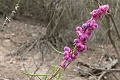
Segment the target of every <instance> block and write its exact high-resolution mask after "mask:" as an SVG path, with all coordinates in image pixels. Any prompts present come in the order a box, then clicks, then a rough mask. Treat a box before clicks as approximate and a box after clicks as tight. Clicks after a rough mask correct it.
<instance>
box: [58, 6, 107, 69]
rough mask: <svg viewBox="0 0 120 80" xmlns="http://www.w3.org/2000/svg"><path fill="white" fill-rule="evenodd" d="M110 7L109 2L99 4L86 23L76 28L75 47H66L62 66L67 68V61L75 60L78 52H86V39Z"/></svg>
mask: <svg viewBox="0 0 120 80" xmlns="http://www.w3.org/2000/svg"><path fill="white" fill-rule="evenodd" d="M108 9H109V6H108V4H107V5H101V6H99V8H98V9H97V10H93V11H92V12H91V13H90V14H91V15H92V17H91V19H89V20H88V21H87V22H86V23H84V24H83V25H82V27H79V26H78V27H77V28H76V34H77V38H76V39H74V45H75V49H74V50H73V51H72V50H71V49H70V48H69V47H64V61H63V62H62V63H61V64H60V66H61V67H62V68H65V67H66V64H67V63H70V62H72V61H73V60H75V59H76V58H77V56H78V52H84V51H85V50H86V49H87V47H86V45H85V43H86V41H87V40H88V39H89V38H90V36H91V35H92V31H93V30H96V29H97V28H98V24H97V23H96V21H97V20H99V19H100V18H101V17H102V15H103V14H106V13H107V11H108Z"/></svg>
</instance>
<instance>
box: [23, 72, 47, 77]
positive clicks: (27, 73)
mask: <svg viewBox="0 0 120 80" xmlns="http://www.w3.org/2000/svg"><path fill="white" fill-rule="evenodd" d="M21 73H22V74H25V75H28V76H49V74H29V73H27V72H21Z"/></svg>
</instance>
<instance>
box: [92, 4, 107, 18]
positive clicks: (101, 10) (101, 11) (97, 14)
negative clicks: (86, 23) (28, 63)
mask: <svg viewBox="0 0 120 80" xmlns="http://www.w3.org/2000/svg"><path fill="white" fill-rule="evenodd" d="M108 9H109V5H108V4H107V5H102V6H100V5H99V8H98V9H97V10H93V11H92V12H91V13H90V14H91V15H92V19H94V20H99V19H100V18H102V15H103V14H106V13H107V11H108Z"/></svg>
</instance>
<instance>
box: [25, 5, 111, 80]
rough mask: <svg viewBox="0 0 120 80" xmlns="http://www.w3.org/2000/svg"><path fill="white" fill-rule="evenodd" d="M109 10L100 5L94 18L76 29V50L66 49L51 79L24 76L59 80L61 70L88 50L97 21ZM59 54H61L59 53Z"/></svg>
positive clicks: (93, 12) (92, 14) (46, 75)
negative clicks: (88, 43) (87, 44)
mask: <svg viewBox="0 0 120 80" xmlns="http://www.w3.org/2000/svg"><path fill="white" fill-rule="evenodd" d="M108 9H109V5H108V4H107V5H99V8H98V9H96V10H93V11H92V12H91V13H90V14H91V16H92V17H91V18H90V19H89V20H88V21H87V22H86V23H84V24H83V25H82V26H81V27H80V26H78V27H76V34H77V38H76V39H74V46H75V47H74V49H70V48H69V47H67V46H66V47H64V53H62V54H63V56H64V57H63V59H64V61H62V62H61V63H60V67H59V68H58V69H57V68H56V67H55V66H53V68H52V75H51V76H50V78H49V79H47V77H48V76H49V74H44V75H38V74H33V75H32V74H28V73H25V72H23V74H26V75H29V76H45V78H44V80H52V79H53V78H54V77H55V78H56V80H59V79H60V75H61V69H62V68H63V69H65V68H66V67H67V66H68V65H69V64H70V63H71V62H72V61H74V60H75V59H76V58H77V57H78V54H79V53H81V52H84V51H86V50H87V46H86V41H87V40H88V39H89V38H90V36H91V35H92V31H94V30H96V29H97V28H98V24H97V23H96V21H97V20H99V19H100V18H102V16H103V15H104V14H107V13H108V12H107V11H108ZM54 49H55V48H54ZM55 50H56V49H55ZM56 51H57V50H56ZM57 52H58V53H61V52H59V51H57Z"/></svg>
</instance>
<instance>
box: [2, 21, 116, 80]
mask: <svg viewBox="0 0 120 80" xmlns="http://www.w3.org/2000/svg"><path fill="white" fill-rule="evenodd" d="M29 23H30V22H29ZM38 31H41V32H42V33H44V31H45V28H43V27H41V26H40V25H37V26H35V25H30V24H27V23H25V22H20V21H11V22H10V24H9V26H7V27H5V28H4V31H3V32H0V80H29V77H28V76H26V75H24V74H22V73H21V72H25V71H27V72H28V73H31V74H32V73H33V72H34V71H35V70H36V68H37V67H38V66H39V65H40V64H41V63H42V59H41V58H42V57H41V56H42V54H41V53H40V52H39V51H35V50H32V51H30V52H23V54H21V55H19V56H8V54H10V52H11V51H12V50H14V49H17V48H18V47H19V46H20V45H22V44H23V43H24V42H26V41H27V40H29V39H30V38H31V37H35V36H36V35H37V32H38ZM90 48H91V49H88V50H87V51H86V52H84V53H82V54H80V55H79V57H78V58H77V60H75V61H74V62H73V63H71V64H70V65H69V66H68V67H67V69H66V70H65V71H63V73H62V77H61V78H62V80H88V78H84V77H80V75H79V71H78V68H77V67H76V64H77V62H78V61H81V62H84V63H87V64H91V65H94V64H95V63H97V62H98V59H99V58H100V56H101V55H102V54H103V52H104V51H103V50H107V51H109V53H112V54H114V53H115V52H114V49H113V48H112V46H111V45H109V46H108V45H107V46H105V45H104V46H103V45H99V46H94V48H92V47H90ZM104 53H105V52H104ZM44 56H45V59H44V62H43V64H41V66H40V68H39V70H37V72H36V73H37V74H45V73H50V69H51V65H52V64H53V65H56V66H57V65H58V64H59V63H60V62H61V61H62V55H58V54H57V53H55V52H52V53H49V54H44ZM34 79H35V80H38V78H34ZM89 80H94V79H93V78H91V77H89Z"/></svg>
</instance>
